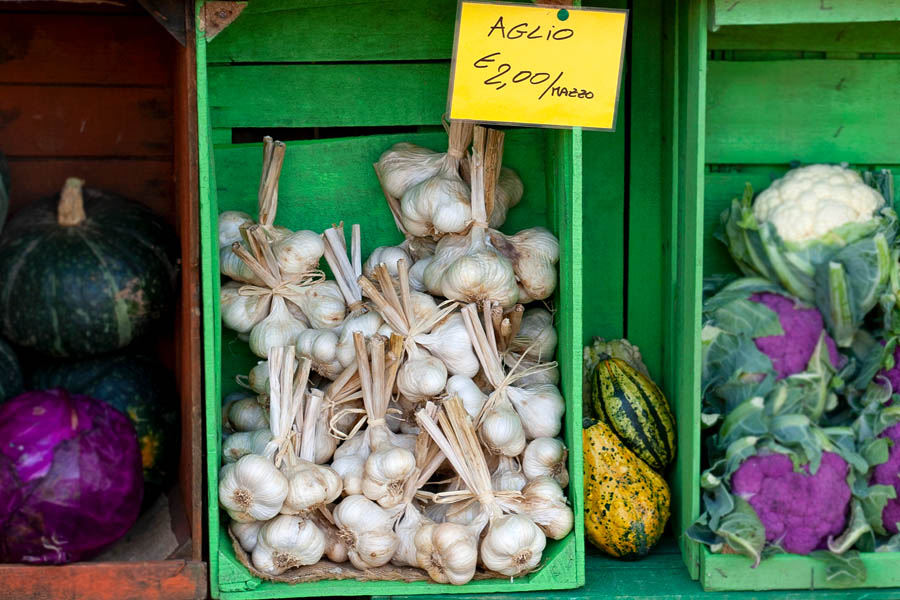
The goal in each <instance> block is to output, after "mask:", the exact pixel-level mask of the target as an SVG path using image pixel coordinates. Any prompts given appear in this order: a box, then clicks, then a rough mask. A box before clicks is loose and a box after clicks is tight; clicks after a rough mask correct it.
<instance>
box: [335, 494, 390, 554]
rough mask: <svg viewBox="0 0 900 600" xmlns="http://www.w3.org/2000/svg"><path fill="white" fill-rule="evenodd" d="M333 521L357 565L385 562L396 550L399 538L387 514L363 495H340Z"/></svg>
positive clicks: (348, 552)
mask: <svg viewBox="0 0 900 600" xmlns="http://www.w3.org/2000/svg"><path fill="white" fill-rule="evenodd" d="M334 524H335V525H336V526H337V527H338V529H339V530H340V533H339V535H340V536H341V538H342V539H343V540H344V543H345V545H346V546H347V556H348V558H349V559H350V562H351V563H352V564H353V566H354V567H356V568H357V569H360V570H366V569H370V568H372V567H381V566H383V565H386V564H387V563H388V562H389V561H390V560H391V558H392V557H393V556H394V552H396V551H397V546H398V544H399V540H398V539H397V535H396V534H395V533H394V531H393V520H392V519H391V516H390V514H389V513H387V512H386V511H385V510H384V509H383V508H381V507H380V506H378V505H377V504H375V503H374V502H372V501H371V500H369V499H368V498H366V497H365V496H348V497H346V498H344V499H343V500H342V501H341V503H340V504H338V505H337V507H336V508H335V509H334Z"/></svg>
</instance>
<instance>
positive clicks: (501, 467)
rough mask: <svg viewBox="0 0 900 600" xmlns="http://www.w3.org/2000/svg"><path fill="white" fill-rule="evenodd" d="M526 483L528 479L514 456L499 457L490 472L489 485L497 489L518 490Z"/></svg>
mask: <svg viewBox="0 0 900 600" xmlns="http://www.w3.org/2000/svg"><path fill="white" fill-rule="evenodd" d="M527 450H528V449H527V448H526V451H527ZM526 483H528V479H527V478H526V477H525V474H524V473H522V469H521V468H520V467H519V465H518V463H517V462H516V460H515V459H514V458H509V457H505V456H503V457H501V458H500V460H499V461H498V464H497V468H496V469H495V470H494V472H493V473H492V474H491V486H492V487H493V488H494V489H495V490H497V491H509V492H519V491H521V490H522V488H523V487H525V484H526Z"/></svg>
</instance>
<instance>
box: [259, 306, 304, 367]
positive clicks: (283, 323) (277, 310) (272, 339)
mask: <svg viewBox="0 0 900 600" xmlns="http://www.w3.org/2000/svg"><path fill="white" fill-rule="evenodd" d="M305 329H306V327H305V326H304V325H303V324H302V323H301V322H300V321H298V320H297V319H295V318H294V317H293V316H292V315H291V313H290V312H288V309H287V306H285V303H284V299H282V298H281V297H280V296H275V297H273V298H272V309H271V312H269V316H267V317H266V318H265V319H263V320H262V321H260V322H259V323H257V324H256V326H255V327H254V328H253V330H252V331H251V332H250V350H251V351H252V352H253V353H254V354H256V355H257V356H258V357H260V358H268V357H269V350H271V349H272V348H276V347H279V346H293V345H294V344H296V343H297V338H298V337H300V334H301V333H302V332H303V331H304V330H305Z"/></svg>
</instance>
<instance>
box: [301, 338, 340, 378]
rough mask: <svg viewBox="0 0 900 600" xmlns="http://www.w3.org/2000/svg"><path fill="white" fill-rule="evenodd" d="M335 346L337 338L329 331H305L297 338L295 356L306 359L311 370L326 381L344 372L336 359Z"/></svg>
mask: <svg viewBox="0 0 900 600" xmlns="http://www.w3.org/2000/svg"><path fill="white" fill-rule="evenodd" d="M337 346H338V336H337V334H336V333H335V332H334V331H331V330H330V329H307V330H305V331H302V332H300V335H299V336H297V354H299V355H300V356H303V357H305V358H308V359H309V360H310V361H311V362H312V368H313V370H314V371H315V372H316V373H318V374H320V375H322V376H323V377H326V378H328V379H334V378H336V377H337V376H338V375H340V373H341V371H343V370H344V367H343V366H342V365H341V363H340V361H338V359H337Z"/></svg>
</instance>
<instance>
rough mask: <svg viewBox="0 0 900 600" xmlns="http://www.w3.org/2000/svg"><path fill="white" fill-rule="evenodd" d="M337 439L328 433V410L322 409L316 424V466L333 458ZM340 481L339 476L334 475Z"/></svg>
mask: <svg viewBox="0 0 900 600" xmlns="http://www.w3.org/2000/svg"><path fill="white" fill-rule="evenodd" d="M337 446H338V441H337V438H335V437H334V436H332V435H331V434H330V433H328V410H327V409H326V408H325V407H322V410H321V411H320V412H319V421H318V423H317V424H316V443H315V453H314V456H313V462H314V463H316V464H317V465H324V464H325V463H327V462H328V461H330V460H331V457H332V456H334V451H335V450H336V449H337ZM335 476H337V477H338V479H340V475H337V474H335Z"/></svg>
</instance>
